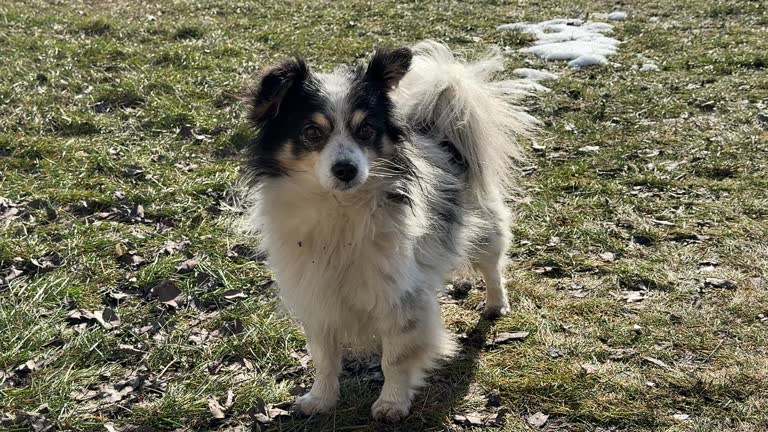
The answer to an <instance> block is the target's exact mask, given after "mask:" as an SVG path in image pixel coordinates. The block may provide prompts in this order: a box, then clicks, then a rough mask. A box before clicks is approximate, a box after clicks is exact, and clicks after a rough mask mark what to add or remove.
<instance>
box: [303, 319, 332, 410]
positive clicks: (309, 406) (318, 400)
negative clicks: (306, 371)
mask: <svg viewBox="0 0 768 432" xmlns="http://www.w3.org/2000/svg"><path fill="white" fill-rule="evenodd" d="M305 331H306V333H307V346H308V348H309V354H310V355H311V356H312V362H313V363H314V364H315V382H314V384H312V389H311V390H310V391H309V393H307V394H305V395H304V396H301V397H300V398H298V399H296V403H295V404H294V409H295V410H297V411H299V412H300V413H301V414H304V415H312V414H317V413H327V412H329V411H330V410H331V409H333V407H334V406H336V402H337V401H338V399H339V373H340V372H341V347H340V346H339V343H338V341H337V340H336V338H335V337H334V336H333V335H331V334H328V333H326V332H322V331H315V332H310V331H309V330H307V329H306V328H305Z"/></svg>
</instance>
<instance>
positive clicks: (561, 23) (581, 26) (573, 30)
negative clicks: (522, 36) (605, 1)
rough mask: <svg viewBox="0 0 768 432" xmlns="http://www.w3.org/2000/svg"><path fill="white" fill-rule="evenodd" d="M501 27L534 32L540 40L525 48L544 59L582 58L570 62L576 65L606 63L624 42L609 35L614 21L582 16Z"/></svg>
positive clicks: (502, 26)
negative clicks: (594, 19)
mask: <svg viewBox="0 0 768 432" xmlns="http://www.w3.org/2000/svg"><path fill="white" fill-rule="evenodd" d="M497 30H498V31H506V30H512V31H519V32H523V33H528V34H532V35H534V36H536V42H534V45H533V46H532V47H528V48H523V49H521V51H523V52H529V53H532V54H534V55H536V56H537V57H540V58H542V59H544V60H578V61H575V62H571V63H569V65H570V66H572V67H584V66H589V65H593V64H606V63H608V59H607V58H606V56H609V55H613V54H616V47H617V45H619V44H620V43H621V42H619V41H618V40H617V39H614V38H612V37H610V36H607V35H608V34H610V33H612V32H613V26H612V25H610V24H608V23H599V22H592V21H584V20H581V19H569V18H565V19H554V20H549V21H544V22H540V23H525V22H521V23H514V24H503V25H500V26H499V27H497ZM581 57H583V58H581Z"/></svg>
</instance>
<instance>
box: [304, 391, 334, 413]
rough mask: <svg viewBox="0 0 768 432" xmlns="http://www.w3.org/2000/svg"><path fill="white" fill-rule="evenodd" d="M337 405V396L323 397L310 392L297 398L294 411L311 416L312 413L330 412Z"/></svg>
mask: <svg viewBox="0 0 768 432" xmlns="http://www.w3.org/2000/svg"><path fill="white" fill-rule="evenodd" d="M335 406H336V398H327V397H326V398H323V397H318V396H315V395H314V394H312V392H311V391H310V392H309V393H307V394H305V395H304V396H301V397H299V398H297V399H296V402H294V403H293V411H294V412H296V413H298V414H301V415H305V416H309V415H312V414H325V413H328V412H330V411H331V410H332V409H333V407H335Z"/></svg>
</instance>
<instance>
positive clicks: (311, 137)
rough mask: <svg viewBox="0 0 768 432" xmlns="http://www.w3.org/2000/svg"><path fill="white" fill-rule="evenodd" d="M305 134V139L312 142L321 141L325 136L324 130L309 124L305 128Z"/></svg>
mask: <svg viewBox="0 0 768 432" xmlns="http://www.w3.org/2000/svg"><path fill="white" fill-rule="evenodd" d="M303 135H304V139H305V140H307V141H309V142H311V143H317V142H320V141H322V140H323V138H324V137H325V134H323V131H322V130H321V129H320V128H319V127H317V126H307V127H306V128H304V133H303Z"/></svg>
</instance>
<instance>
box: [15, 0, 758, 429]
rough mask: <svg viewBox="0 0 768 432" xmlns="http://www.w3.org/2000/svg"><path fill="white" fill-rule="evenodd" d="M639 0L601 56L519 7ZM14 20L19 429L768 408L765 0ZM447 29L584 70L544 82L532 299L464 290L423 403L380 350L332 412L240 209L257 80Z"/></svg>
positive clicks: (628, 420)
mask: <svg viewBox="0 0 768 432" xmlns="http://www.w3.org/2000/svg"><path fill="white" fill-rule="evenodd" d="M257 3H258V4H257ZM614 9H620V10H623V11H626V12H628V14H629V15H628V18H627V20H626V21H624V22H615V23H614V24H615V25H616V29H615V36H616V37H617V38H618V39H620V40H622V41H623V44H622V45H620V46H619V50H618V54H617V55H616V56H613V57H610V58H609V60H610V64H608V65H605V66H600V67H594V68H586V69H579V70H576V69H568V68H567V67H565V65H564V63H545V62H543V61H542V60H538V59H536V58H534V57H532V56H529V55H527V54H524V53H520V52H518V51H517V50H518V49H519V48H523V47H525V46H528V45H530V43H531V38H530V37H529V36H526V35H521V34H515V33H499V32H497V31H496V30H495V29H496V27H497V26H498V25H500V24H504V23H510V22H517V21H523V20H528V21H541V20H545V19H551V18H557V17H571V18H588V17H589V14H590V13H606V12H610V11H612V10H614ZM603 20H604V18H603ZM0 22H2V25H0V59H2V61H1V62H0V196H1V197H2V198H1V199H0V276H3V277H4V282H3V283H2V285H0V419H1V420H0V429H3V430H29V429H35V430H51V429H52V428H54V427H55V428H56V429H61V430H76V431H86V430H88V431H90V430H94V431H99V430H108V431H110V430H115V431H121V430H122V431H125V430H153V429H157V430H240V429H243V428H244V429H246V430H247V429H250V428H254V429H256V430H259V429H272V430H404V431H413V430H461V429H464V430H470V429H472V428H478V429H479V428H498V429H501V430H510V431H515V430H529V429H539V430H572V431H595V430H603V431H613V430H615V431H654V430H667V431H689V430H690V431H724V430H734V431H764V430H768V414H766V412H768V318H766V315H768V280H767V279H768V195H767V194H768V192H766V190H767V187H768V176H766V168H767V167H766V162H767V161H768V143H767V141H768V140H767V138H768V132H766V128H768V124H767V123H768V119H766V118H765V117H761V116H760V114H761V113H765V112H766V110H768V73H767V72H768V32H767V31H766V29H768V6H766V3H765V2H762V1H757V0H752V1H751V0H735V1H718V0H684V1H676V2H668V1H665V0H647V1H643V2H626V1H619V2H614V1H598V0H568V1H565V0H543V1H527V0H520V1H465V2H449V1H441V2H435V3H429V4H428V3H422V2H409V3H404V4H397V2H394V1H392V0H381V1H375V2H374V1H370V2H353V1H346V0H342V1H334V2H330V1H325V2H324V1H317V2H311V1H295V2H278V1H264V2H253V3H251V2H236V1H232V2H225V1H188V0H174V1H171V0H158V1H155V2H151V4H143V3H142V4H139V2H110V1H108V2H85V1H81V2H78V1H66V2H65V1H51V2H43V1H19V0H11V1H5V2H3V3H2V4H1V5H0ZM426 37H430V38H435V39H439V40H442V41H445V42H447V43H448V44H449V45H451V46H452V47H453V48H455V49H458V50H464V51H468V52H477V51H481V50H483V49H484V48H486V47H487V46H488V45H501V46H502V47H508V48H509V49H508V50H507V51H508V55H507V64H508V67H509V69H510V70H511V69H514V68H517V67H533V68H546V69H549V70H553V71H557V72H561V74H562V77H561V79H559V80H558V81H549V82H546V83H545V84H546V85H547V86H548V87H550V88H551V90H552V91H551V92H549V93H539V94H537V96H535V97H533V98H531V99H530V100H529V101H528V105H529V107H530V109H531V112H532V113H534V114H535V115H536V116H537V117H539V118H540V119H541V120H542V122H543V124H542V131H541V133H540V134H539V136H538V138H537V140H536V142H526V143H525V146H526V150H527V152H528V154H529V155H530V163H529V167H528V168H527V169H526V170H525V172H526V176H525V177H524V179H523V183H524V185H525V187H526V189H527V191H528V197H527V199H526V200H524V202H521V203H518V204H517V205H516V208H517V211H518V214H519V216H518V218H517V220H516V222H515V223H514V226H513V227H512V229H513V232H514V235H515V240H514V242H513V245H512V247H511V248H510V251H509V254H510V257H511V262H510V267H509V270H508V271H509V290H510V300H511V302H512V305H513V306H512V312H511V313H510V314H509V316H507V317H505V318H503V319H501V320H499V321H497V322H494V323H491V322H487V321H482V320H480V318H479V312H478V311H477V310H476V306H477V305H478V304H479V303H480V301H481V299H482V292H481V291H480V288H482V283H481V282H479V281H475V282H474V285H475V286H474V288H473V289H472V290H471V291H470V292H469V293H467V294H464V292H463V291H462V290H461V289H458V287H460V286H461V284H456V287H455V289H453V290H450V292H449V295H447V296H446V298H445V299H444V302H443V303H444V305H443V312H444V317H445V321H446V323H447V325H448V326H449V327H450V329H451V330H453V331H455V332H456V333H457V334H458V335H459V336H458V337H459V338H460V339H461V342H462V347H463V348H462V351H461V354H460V355H459V356H458V357H457V358H456V359H454V360H452V361H450V362H448V363H447V364H445V365H443V367H442V368H441V369H440V370H439V371H437V373H436V374H435V375H434V376H433V377H432V378H431V379H430V380H429V382H428V385H427V386H426V387H425V389H424V390H423V391H422V392H421V393H420V394H419V396H418V397H417V399H416V402H415V404H414V408H413V412H412V414H411V416H410V417H409V418H408V419H407V420H406V421H405V423H404V424H403V425H400V426H393V427H388V426H383V425H380V424H376V423H371V421H370V418H369V412H370V411H369V409H370V405H371V403H372V402H373V401H374V400H375V397H376V392H377V391H378V389H379V388H380V385H381V376H380V372H379V370H378V369H377V367H376V365H375V359H374V360H373V361H371V362H369V360H368V359H365V358H357V359H356V358H350V359H348V360H347V361H346V362H345V373H344V377H343V386H342V400H341V402H340V404H339V406H338V408H337V409H336V411H335V412H334V413H333V414H331V415H328V416H315V417H312V418H309V419H300V418H292V417H290V416H288V415H284V412H283V411H282V409H284V408H287V403H286V402H287V401H288V402H289V401H291V400H292V399H293V396H292V395H293V394H300V393H302V392H303V391H305V390H304V389H303V387H302V386H303V385H308V384H309V383H311V381H312V366H311V362H309V363H308V361H307V358H306V354H305V352H304V351H303V349H304V338H303V335H302V333H301V331H300V330H299V329H298V328H297V327H296V326H295V325H294V324H293V323H292V322H291V320H290V319H289V318H287V317H286V314H285V313H284V312H282V310H281V309H280V306H279V304H278V301H277V299H276V296H275V290H274V287H273V286H272V284H270V274H269V271H268V269H267V268H266V267H265V265H264V263H263V259H262V258H263V257H260V256H258V255H254V253H253V252H252V250H251V248H249V247H248V246H247V245H248V242H247V241H246V240H245V239H243V238H242V236H240V235H239V234H238V233H237V231H236V230H235V229H234V227H233V226H234V223H235V222H236V220H237V217H238V214H237V211H236V208H237V202H235V197H236V195H235V194H234V193H233V190H234V189H233V185H234V184H235V182H236V180H237V178H238V174H239V171H238V170H239V164H240V158H241V154H240V150H241V149H242V148H243V146H244V144H245V143H246V142H247V141H248V139H249V138H250V137H251V136H252V134H253V132H252V131H251V130H250V129H249V128H248V127H247V126H246V125H245V123H244V121H243V120H242V113H243V107H242V104H241V103H240V102H239V100H238V94H240V93H241V92H242V90H243V89H244V88H246V86H247V85H248V84H249V83H251V79H252V77H253V75H254V74H255V73H256V72H257V71H258V69H259V68H260V67H262V66H264V65H266V64H269V63H272V62H274V61H276V60H278V59H280V58H282V57H284V56H286V55H289V54H291V53H294V52H301V53H303V54H304V55H305V56H306V57H307V58H308V60H309V61H310V62H311V64H313V65H316V67H318V68H320V69H326V70H327V69H329V68H331V67H333V65H335V64H336V63H338V62H349V61H352V60H354V59H356V58H360V57H361V56H363V55H365V54H366V53H367V52H368V51H369V50H370V49H371V48H372V47H373V46H374V45H390V46H395V45H402V44H407V43H410V42H413V41H416V40H419V39H421V38H426ZM638 54H640V55H643V56H645V57H647V58H650V59H651V60H653V61H654V63H656V64H657V65H658V66H659V67H660V70H659V71H655V72H653V71H650V72H639V71H638V70H637V68H636V67H634V68H633V66H640V65H641V64H642V63H643V61H642V60H641V59H639V58H638V57H637V55H638ZM507 74H508V75H509V73H507ZM588 146H591V147H588ZM585 147H586V148H585ZM297 271H300V270H299V269H297ZM504 332H527V336H526V335H525V333H522V334H519V335H518V337H517V338H512V339H511V340H507V341H506V342H505V341H504V340H503V339H505V338H504V337H503V336H505V335H504V334H503V333H504ZM500 336H501V339H502V340H500V341H499V342H498V343H493V342H490V343H489V342H488V341H493V340H494V339H498V338H499V337H500ZM506 339H510V337H509V335H507V338H506ZM229 392H231V393H229ZM489 395H490V396H489ZM489 399H490V405H499V406H500V407H496V406H491V407H486V404H488V402H489ZM270 410H271V411H270ZM537 413H538V414H537ZM493 414H496V415H497V420H498V419H499V418H503V419H504V420H505V424H504V425H488V424H489V423H492V421H490V420H488V417H489V416H491V415H493ZM467 415H469V416H468V417H469V418H468V419H465V418H463V417H458V418H455V416H467ZM546 416H548V417H546ZM217 417H218V418H217ZM544 420H546V421H545V422H543V421H544ZM498 421H499V422H501V421H500V420H498ZM542 422H543V424H542ZM105 425H106V426H105ZM131 425H133V426H137V427H136V428H131Z"/></svg>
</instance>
